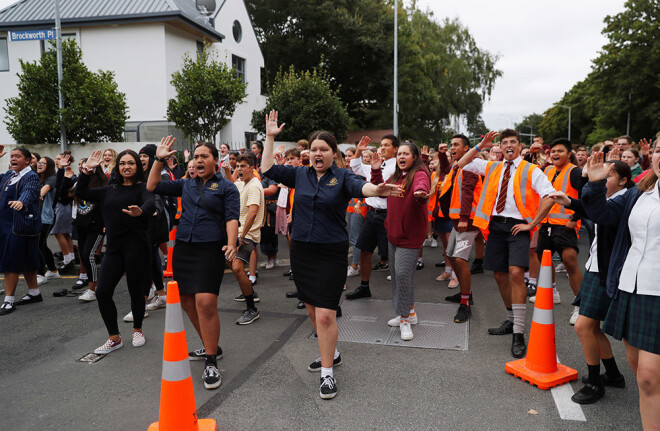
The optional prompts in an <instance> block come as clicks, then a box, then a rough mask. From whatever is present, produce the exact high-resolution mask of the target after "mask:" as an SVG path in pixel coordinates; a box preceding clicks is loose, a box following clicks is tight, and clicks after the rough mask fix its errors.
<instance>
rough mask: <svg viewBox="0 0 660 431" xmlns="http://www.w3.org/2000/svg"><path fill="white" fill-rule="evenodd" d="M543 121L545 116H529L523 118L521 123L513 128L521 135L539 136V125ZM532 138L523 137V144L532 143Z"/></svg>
mask: <svg viewBox="0 0 660 431" xmlns="http://www.w3.org/2000/svg"><path fill="white" fill-rule="evenodd" d="M541 121H543V115H541V114H529V115H526V116H524V117H523V119H522V121H521V122H520V123H516V124H515V125H514V126H513V128H514V129H515V130H517V131H518V132H520V133H525V134H527V135H530V134H531V135H537V134H539V124H541ZM531 138H532V137H530V136H523V138H522V140H523V142H531V141H532V139H531Z"/></svg>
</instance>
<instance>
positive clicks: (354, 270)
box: [346, 265, 360, 277]
mask: <svg viewBox="0 0 660 431" xmlns="http://www.w3.org/2000/svg"><path fill="white" fill-rule="evenodd" d="M357 275H360V265H358V267H357V268H353V267H352V266H350V265H349V266H348V270H347V271H346V277H355V276H357Z"/></svg>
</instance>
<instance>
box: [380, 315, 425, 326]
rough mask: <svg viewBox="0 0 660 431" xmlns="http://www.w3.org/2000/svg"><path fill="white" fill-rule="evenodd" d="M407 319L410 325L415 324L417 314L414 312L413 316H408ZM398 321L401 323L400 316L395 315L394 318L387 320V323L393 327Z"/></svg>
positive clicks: (397, 324)
mask: <svg viewBox="0 0 660 431" xmlns="http://www.w3.org/2000/svg"><path fill="white" fill-rule="evenodd" d="M408 320H409V321H410V324H411V325H417V322H418V321H419V320H418V319H417V314H415V315H414V316H410V317H409V318H408ZM399 323H401V316H396V317H395V318H393V319H390V320H388V321H387V324H388V325H389V326H391V327H393V328H396V327H398V326H399Z"/></svg>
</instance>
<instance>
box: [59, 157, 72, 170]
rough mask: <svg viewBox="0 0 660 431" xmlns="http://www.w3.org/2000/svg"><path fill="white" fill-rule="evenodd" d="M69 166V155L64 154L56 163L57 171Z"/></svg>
mask: <svg viewBox="0 0 660 431" xmlns="http://www.w3.org/2000/svg"><path fill="white" fill-rule="evenodd" d="M70 164H71V155H69V154H65V155H63V156H62V157H60V160H59V161H58V162H57V169H64V168H66V167H67V166H69V165H70Z"/></svg>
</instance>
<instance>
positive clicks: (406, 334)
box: [399, 322, 413, 341]
mask: <svg viewBox="0 0 660 431" xmlns="http://www.w3.org/2000/svg"><path fill="white" fill-rule="evenodd" d="M399 331H401V339H402V340H403V341H410V340H412V339H413V331H412V328H411V327H410V322H400V323H399Z"/></svg>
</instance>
